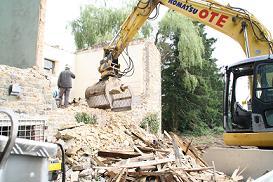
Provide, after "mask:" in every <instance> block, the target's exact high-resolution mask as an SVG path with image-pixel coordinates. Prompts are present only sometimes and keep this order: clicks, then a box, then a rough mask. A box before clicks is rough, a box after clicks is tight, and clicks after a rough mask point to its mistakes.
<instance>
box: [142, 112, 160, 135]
mask: <svg viewBox="0 0 273 182" xmlns="http://www.w3.org/2000/svg"><path fill="white" fill-rule="evenodd" d="M140 127H141V128H143V129H147V127H148V128H149V130H150V131H151V133H153V134H156V133H157V132H158V130H159V119H158V116H157V114H155V113H150V114H147V116H145V117H144V118H143V120H142V122H141V124H140Z"/></svg>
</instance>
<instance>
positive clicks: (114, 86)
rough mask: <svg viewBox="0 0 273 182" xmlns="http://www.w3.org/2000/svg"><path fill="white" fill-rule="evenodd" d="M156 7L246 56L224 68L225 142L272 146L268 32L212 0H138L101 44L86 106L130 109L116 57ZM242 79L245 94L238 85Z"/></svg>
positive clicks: (243, 12)
mask: <svg viewBox="0 0 273 182" xmlns="http://www.w3.org/2000/svg"><path fill="white" fill-rule="evenodd" d="M159 5H163V6H166V7H168V8H169V9H171V10H174V11H176V12H178V13H181V14H183V15H185V16H187V17H189V18H191V19H193V20H196V21H199V22H201V23H203V24H205V25H207V26H210V27H212V28H213V29H215V30H217V31H219V32H222V33H224V34H226V35H228V36H229V37H231V38H232V39H234V40H235V41H237V42H238V43H239V44H240V45H241V47H242V49H243V50H244V52H245V54H246V56H247V59H245V60H242V61H240V62H238V63H236V64H233V65H231V66H228V67H226V74H225V92H224V102H223V106H224V107H223V108H224V111H223V118H224V122H223V123H224V129H225V134H224V141H225V143H226V144H227V145H239V146H242V145H244V146H258V147H273V61H272V59H273V57H272V55H271V53H272V38H271V34H270V32H269V31H268V30H267V29H266V28H265V27H264V26H263V25H262V24H261V23H260V22H259V21H258V20H257V19H256V18H255V17H254V16H253V15H252V14H251V13H249V12H248V11H246V10H245V9H242V8H237V7H232V6H230V5H222V4H219V3H218V2H216V1H214V0H207V1H205V0H140V1H139V2H138V3H137V5H136V7H135V8H134V9H133V11H132V13H131V14H130V15H129V16H128V17H127V19H126V20H125V21H124V23H123V24H122V26H121V28H120V30H119V32H118V33H117V35H116V36H115V37H114V39H113V40H112V41H111V43H110V44H109V45H108V46H107V47H105V48H104V58H103V60H102V61H101V62H100V66H99V72H100V73H101V80H100V81H99V82H98V83H97V84H95V85H93V86H91V87H89V88H87V89H86V92H85V96H86V100H87V103H88V105H89V106H90V107H95V108H103V109H109V108H110V109H112V110H116V111H121V110H128V109H131V101H132V95H131V92H130V90H129V88H128V87H127V86H125V85H123V84H122V83H121V81H120V80H119V79H120V77H121V76H122V75H123V74H122V72H121V71H120V65H119V62H118V58H119V56H120V55H121V53H122V52H123V51H124V49H125V48H126V47H127V46H128V44H129V42H130V41H131V40H132V39H133V38H134V36H135V35H136V33H137V32H138V30H139V29H140V28H141V27H142V25H143V24H144V23H145V22H146V21H147V19H148V18H149V16H150V15H151V13H152V12H153V11H154V10H155V11H156V13H158V9H159V8H158V7H159ZM223 46H224V45H223ZM223 56H224V55H223ZM245 79H246V80H247V82H248V85H247V86H248V91H246V92H245V91H244V90H242V89H241V85H242V84H241V82H242V80H245ZM244 94H245V95H244ZM242 95H243V96H242ZM241 98H244V99H241Z"/></svg>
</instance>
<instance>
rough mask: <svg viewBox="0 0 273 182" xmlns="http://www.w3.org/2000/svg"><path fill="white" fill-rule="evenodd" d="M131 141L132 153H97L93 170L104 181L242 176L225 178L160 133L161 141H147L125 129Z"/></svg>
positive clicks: (173, 138) (190, 149)
mask: <svg viewBox="0 0 273 182" xmlns="http://www.w3.org/2000/svg"><path fill="white" fill-rule="evenodd" d="M127 134H128V135H129V136H130V137H132V138H133V140H134V142H135V145H134V146H133V148H134V150H132V151H127V152H126V151H99V152H98V157H94V161H93V162H94V164H96V166H94V167H93V168H94V169H96V170H97V171H98V173H99V174H98V175H101V176H103V178H104V179H105V180H106V181H118V182H119V181H123V182H124V181H143V182H144V181H145V182H146V181H162V182H169V181H178V182H181V181H187V182H188V181H191V182H192V181H193V182H196V181H240V180H242V179H243V177H242V176H240V175H237V173H238V171H237V170H235V172H234V174H233V175H232V176H231V177H229V176H226V175H225V174H224V173H222V172H219V171H217V170H216V169H215V166H214V163H212V164H211V165H208V164H206V162H205V161H203V160H202V159H201V158H200V157H199V156H198V154H197V153H198V151H197V150H196V149H195V148H194V147H193V146H191V143H190V142H189V143H187V142H185V141H182V140H181V138H179V137H178V136H177V135H175V134H173V133H171V134H170V135H169V134H168V133H167V132H164V137H163V139H162V140H156V139H153V140H151V138H149V137H147V136H146V135H145V133H142V132H141V130H138V131H135V130H130V129H129V128H128V131H127Z"/></svg>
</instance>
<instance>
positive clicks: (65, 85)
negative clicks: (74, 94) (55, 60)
mask: <svg viewBox="0 0 273 182" xmlns="http://www.w3.org/2000/svg"><path fill="white" fill-rule="evenodd" d="M72 78H73V79H75V75H74V74H73V73H72V72H71V71H70V67H69V65H68V64H66V65H65V70H64V71H62V72H61V73H60V75H59V78H58V88H59V89H60V95H59V96H60V106H61V105H62V100H63V96H64V107H67V106H68V101H69V93H70V90H71V88H72Z"/></svg>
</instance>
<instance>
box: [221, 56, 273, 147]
mask: <svg viewBox="0 0 273 182" xmlns="http://www.w3.org/2000/svg"><path fill="white" fill-rule="evenodd" d="M272 82H273V59H272V58H271V57H270V56H262V57H254V58H249V59H247V60H244V61H241V62H239V63H237V64H234V65H232V66H230V67H227V68H226V79H225V94H224V128H225V132H226V133H225V134H224V140H225V143H226V144H229V145H248V146H249V145H250V146H251V145H253V146H267V147H268V146H273V137H272V136H273V83H272Z"/></svg>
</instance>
